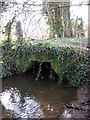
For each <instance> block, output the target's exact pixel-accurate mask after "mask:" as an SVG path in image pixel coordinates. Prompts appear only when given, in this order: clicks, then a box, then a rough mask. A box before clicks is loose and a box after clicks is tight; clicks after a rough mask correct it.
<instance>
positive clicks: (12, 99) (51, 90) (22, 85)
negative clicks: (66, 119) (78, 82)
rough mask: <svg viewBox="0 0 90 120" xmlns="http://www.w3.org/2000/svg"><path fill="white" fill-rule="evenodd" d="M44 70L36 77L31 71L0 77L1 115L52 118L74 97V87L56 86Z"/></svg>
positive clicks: (54, 81) (55, 81) (55, 82)
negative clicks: (1, 88) (1, 80)
mask: <svg viewBox="0 0 90 120" xmlns="http://www.w3.org/2000/svg"><path fill="white" fill-rule="evenodd" d="M47 73H48V70H47V69H44V71H43V73H42V75H41V78H39V80H36V73H33V72H32V71H28V72H27V73H26V74H24V75H16V76H10V77H8V78H5V79H3V92H2V93H0V101H1V103H2V105H3V106H4V109H3V117H5V116H7V117H13V118H44V117H45V118H56V117H57V116H58V115H59V114H61V113H62V112H63V106H64V105H65V104H70V103H71V102H72V101H74V100H75V99H76V98H77V96H76V92H77V89H76V88H67V87H65V86H64V85H58V84H57V80H55V79H54V80H50V78H49V77H48V74H47Z"/></svg>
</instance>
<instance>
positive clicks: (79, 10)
mask: <svg viewBox="0 0 90 120" xmlns="http://www.w3.org/2000/svg"><path fill="white" fill-rule="evenodd" d="M15 1H17V2H19V3H22V2H25V1H28V0H15ZM30 1H36V2H37V1H38V3H41V2H42V1H43V0H30ZM70 1H71V2H72V4H74V5H75V4H79V3H82V2H88V0H70ZM70 10H71V18H76V17H77V16H79V17H82V18H83V20H84V22H85V24H88V6H86V5H83V6H79V7H77V6H73V7H71V8H70Z"/></svg>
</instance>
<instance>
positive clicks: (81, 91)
mask: <svg viewBox="0 0 90 120" xmlns="http://www.w3.org/2000/svg"><path fill="white" fill-rule="evenodd" d="M89 91H90V85H84V86H81V87H79V88H78V90H77V99H76V100H75V101H74V102H72V103H71V105H70V107H71V108H70V107H66V106H65V107H64V112H63V114H62V115H61V116H60V117H61V118H66V119H67V118H69V119H70V120H72V119H74V118H75V119H76V118H77V120H80V119H83V120H90V94H89ZM85 101H88V104H85ZM81 103H83V104H81ZM76 106H78V107H79V108H83V109H75V107H76ZM64 120H65V119H64Z"/></svg>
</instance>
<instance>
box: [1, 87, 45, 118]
mask: <svg viewBox="0 0 90 120" xmlns="http://www.w3.org/2000/svg"><path fill="white" fill-rule="evenodd" d="M0 101H1V103H2V105H3V106H4V107H5V109H6V110H10V115H9V116H10V117H13V118H43V117H44V115H43V111H42V110H41V108H40V103H39V102H37V101H36V100H35V98H34V97H30V96H25V97H22V95H21V94H20V91H19V90H18V89H17V88H10V89H9V90H8V89H6V90H5V91H4V92H3V93H0Z"/></svg>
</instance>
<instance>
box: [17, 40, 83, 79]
mask: <svg viewBox="0 0 90 120" xmlns="http://www.w3.org/2000/svg"><path fill="white" fill-rule="evenodd" d="M22 48H23V49H22V50H21V53H23V54H22V55H21V56H20V50H19V49H20V48H19V46H18V47H17V48H16V49H17V51H19V52H17V54H16V59H15V61H16V66H17V68H18V70H19V71H21V72H25V71H27V70H30V69H31V68H32V67H33V65H34V62H35V61H37V62H49V63H50V64H51V67H52V69H53V70H54V71H55V72H56V73H57V75H58V76H59V77H60V80H63V78H65V77H66V78H69V79H72V76H73V77H74V75H76V72H77V71H78V69H79V68H78V69H77V65H80V64H81V63H82V60H83V58H84V57H85V52H84V51H83V50H82V49H81V48H80V47H77V46H72V45H71V44H70V45H55V44H51V43H49V42H37V43H35V44H31V43H25V44H24V45H22Z"/></svg>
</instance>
